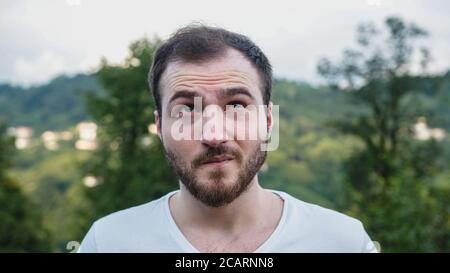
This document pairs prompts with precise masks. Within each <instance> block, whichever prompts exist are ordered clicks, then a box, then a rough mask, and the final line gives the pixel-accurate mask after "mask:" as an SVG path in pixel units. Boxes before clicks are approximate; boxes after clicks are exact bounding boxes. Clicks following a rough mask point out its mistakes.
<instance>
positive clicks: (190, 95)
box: [169, 90, 202, 103]
mask: <svg viewBox="0 0 450 273" xmlns="http://www.w3.org/2000/svg"><path fill="white" fill-rule="evenodd" d="M201 96H202V95H201V94H199V93H197V92H195V91H187V90H180V91H177V92H175V94H173V96H172V97H171V98H170V100H169V103H171V102H172V101H174V100H176V99H178V98H188V99H193V98H195V97H201Z"/></svg>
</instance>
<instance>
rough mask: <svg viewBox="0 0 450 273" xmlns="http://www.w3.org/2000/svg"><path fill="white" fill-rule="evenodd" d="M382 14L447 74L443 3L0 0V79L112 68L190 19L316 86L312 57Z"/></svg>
mask: <svg viewBox="0 0 450 273" xmlns="http://www.w3.org/2000/svg"><path fill="white" fill-rule="evenodd" d="M390 15H397V16H401V17H402V18H403V19H404V20H405V21H407V22H414V23H415V24H417V25H419V26H421V27H423V28H425V29H426V30H428V31H429V32H430V34H431V36H430V37H429V38H428V39H427V40H426V46H427V47H429V48H430V49H431V52H432V55H433V60H434V61H433V63H432V65H431V67H430V68H431V70H432V71H435V72H442V71H445V70H447V69H449V68H450V16H449V15H450V1H448V0H431V1H425V0H339V1H333V0H316V1H311V0H310V1H304V0H292V1H288V0H277V1H265V0H227V1H214V0H184V1H183V0H181V1H175V0H160V1H154V0H127V1H125V0H39V1H36V0H0V34H1V36H0V82H7V83H11V84H14V85H22V86H30V85H38V84H43V83H46V82H48V81H49V80H50V79H52V78H54V77H55V76H58V75H60V74H68V75H73V74H76V73H80V72H92V71H95V69H96V67H98V64H99V62H100V59H101V58H102V57H105V58H106V59H108V60H109V61H110V62H116V63H118V62H120V61H121V60H123V59H124V58H125V57H126V56H127V53H128V45H129V44H130V42H132V41H133V40H136V39H139V38H142V37H149V38H152V37H154V36H155V35H156V36H159V37H161V38H163V39H164V38H167V37H169V36H170V34H171V33H173V32H174V31H175V30H176V29H177V28H179V27H181V26H184V25H186V24H189V23H191V22H203V23H206V24H210V25H213V26H220V27H224V28H226V29H229V30H231V31H235V32H239V33H242V34H245V35H247V36H249V37H250V38H251V39H252V40H253V41H254V42H255V43H256V44H258V45H259V46H260V47H261V48H262V50H263V51H264V52H265V53H266V55H267V56H268V57H269V60H270V61H271V63H272V65H273V69H274V75H275V76H276V77H283V78H287V79H292V80H299V81H308V82H312V83H314V82H318V81H320V77H319V76H318V75H317V72H316V65H317V62H318V60H320V58H322V57H329V58H331V59H333V60H337V59H338V57H339V56H340V53H341V52H342V50H343V49H344V48H348V47H352V46H354V40H355V39H354V37H355V36H354V34H355V29H356V27H357V25H358V24H359V23H361V22H367V21H371V22H374V23H376V24H377V25H379V26H381V25H382V23H383V20H384V19H385V18H386V17H387V16H390Z"/></svg>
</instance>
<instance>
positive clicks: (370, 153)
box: [0, 17, 450, 252]
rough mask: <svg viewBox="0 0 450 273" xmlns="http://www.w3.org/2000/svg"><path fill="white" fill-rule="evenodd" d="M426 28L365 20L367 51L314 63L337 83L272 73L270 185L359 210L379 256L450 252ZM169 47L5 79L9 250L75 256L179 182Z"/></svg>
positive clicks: (445, 118) (0, 158)
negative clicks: (78, 70) (158, 124)
mask: <svg viewBox="0 0 450 273" xmlns="http://www.w3.org/2000/svg"><path fill="white" fill-rule="evenodd" d="M426 37H427V32H426V31H425V30H423V29H421V28H420V27H419V26H416V25H414V24H410V23H408V22H404V21H402V19H400V18H395V17H391V18H387V19H386V21H385V22H384V23H383V24H377V25H374V24H362V25H360V26H359V27H358V29H357V32H356V39H357V42H358V47H357V48H355V49H348V50H345V51H344V52H343V57H342V59H341V60H328V59H323V60H321V61H320V62H319V63H318V66H317V68H318V73H320V74H321V75H322V76H323V77H324V79H326V81H327V83H328V84H326V85H323V86H312V85H310V84H308V83H305V82H294V81H288V80H285V79H275V82H274V90H273V101H274V103H275V104H278V105H279V106H280V120H279V123H280V147H279V149H278V150H276V151H274V152H271V153H269V156H268V160H267V163H266V164H265V165H264V167H263V169H262V170H261V172H260V181H261V184H262V185H263V186H264V187H267V188H272V189H278V190H283V191H287V192H289V193H290V194H291V195H293V196H295V197H297V198H300V199H302V200H304V201H307V202H313V203H316V204H319V205H322V206H325V207H327V208H331V209H335V210H338V211H341V212H344V213H346V214H349V215H351V216H354V217H357V218H358V219H360V220H362V222H363V223H364V225H365V227H366V228H367V230H368V232H369V234H370V236H371V237H372V239H373V240H376V241H378V242H379V243H380V244H381V247H382V251H383V252H420V251H424V252H449V251H450V218H449V212H450V202H449V201H450V168H449V167H450V137H449V135H448V132H450V71H449V72H447V73H444V74H431V73H429V72H428V71H427V64H428V63H429V62H430V61H431V60H432V59H431V56H432V52H429V51H428V50H427V49H426V47H422V46H421V45H426ZM421 41H422V42H421ZM423 41H425V42H423ZM159 43H160V40H159V39H158V38H153V39H147V38H143V39H140V40H138V41H135V42H133V43H131V45H130V47H129V56H128V57H127V58H126V59H125V60H123V62H122V63H120V64H111V63H109V62H108V61H107V60H106V59H104V60H102V61H101V63H100V65H99V68H98V71H97V72H96V73H93V74H84V75H81V74H80V75H77V76H73V77H68V76H60V77H58V78H55V79H54V80H52V81H51V82H50V83H48V84H46V85H42V86H37V87H31V88H20V87H15V86H10V85H7V84H4V85H0V118H1V120H0V208H1V210H0V251H1V252H10V251H11V252H47V251H51V252H68V251H69V250H70V249H68V248H67V243H68V242H69V241H78V242H81V240H82V238H83V236H84V234H85V233H86V231H87V230H88V228H89V227H90V225H91V224H92V222H93V221H94V220H95V219H98V218H99V217H102V216H104V215H106V214H108V213H111V212H113V211H116V210H120V209H124V208H127V207H130V206H134V205H137V204H141V203H145V202H148V201H150V200H153V199H155V198H158V197H160V196H162V195H164V194H165V193H167V192H168V191H170V190H174V189H176V188H177V186H178V184H177V182H176V179H175V177H174V176H173V175H172V173H171V172H170V171H169V169H168V166H167V165H166V162H165V159H164V157H163V154H162V151H161V146H160V142H159V140H158V138H157V137H156V136H155V134H154V127H152V125H151V124H152V123H153V122H154V117H153V110H154V103H153V100H152V97H151V95H150V93H149V90H148V86H147V82H146V77H147V73H148V70H149V66H150V63H151V60H152V52H153V51H154V50H155V48H156V47H157V46H158V44H159ZM325 55H326V53H324V56H325ZM299 65H300V64H299ZM85 121H90V122H92V123H89V124H88V125H86V124H85V127H86V126H88V127H89V126H90V127H89V128H90V130H91V136H90V137H89V134H88V136H87V140H86V139H85V141H88V142H89V141H91V142H90V145H87V146H86V145H83V143H79V141H80V139H82V138H83V136H82V135H83V134H84V133H82V132H81V130H82V129H80V128H81V127H80V122H85ZM24 128H25V129H24ZM27 128H31V129H32V130H33V132H32V133H30V132H29V130H28V129H27ZM21 130H22V131H24V130H25V133H20V131H21ZM27 130H28V131H27ZM26 132H28V133H26ZM92 132H94V136H92ZM24 135H25V136H24ZM85 137H86V136H85ZM19 138H25V139H19ZM92 142H93V143H92ZM88 144H89V143H88Z"/></svg>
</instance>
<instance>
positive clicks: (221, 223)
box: [155, 49, 283, 252]
mask: <svg viewBox="0 0 450 273" xmlns="http://www.w3.org/2000/svg"><path fill="white" fill-rule="evenodd" d="M230 88H238V89H245V90H247V91H248V93H249V95H250V96H248V95H245V94H233V95H232V96H224V94H223V90H226V89H230ZM181 90H185V91H186V90H187V91H193V92H194V91H195V92H197V95H200V96H201V97H202V102H203V107H204V108H205V107H206V106H208V105H218V106H219V107H220V108H222V109H225V107H226V105H235V106H240V104H243V105H244V104H245V105H249V104H252V105H262V104H263V98H262V93H261V89H260V77H259V75H258V73H257V70H256V68H255V67H254V66H253V65H252V64H251V63H250V61H248V60H247V59H246V58H245V57H244V56H243V55H242V54H241V53H240V52H239V51H237V50H234V49H228V50H227V51H226V53H225V54H224V55H223V56H221V57H218V58H214V59H212V60H209V61H207V62H203V63H200V64H199V63H186V62H180V61H176V62H170V63H169V64H168V66H167V68H166V70H165V71H164V73H163V75H162V77H161V82H160V92H161V105H162V112H161V116H160V115H159V114H158V113H157V112H155V117H156V124H157V131H158V135H159V137H160V139H161V141H162V143H163V146H164V148H165V150H166V151H167V150H170V151H172V152H174V153H175V154H176V155H177V157H178V159H179V160H181V161H182V162H181V163H182V164H186V165H187V166H190V164H191V163H192V162H193V161H194V160H195V158H196V157H198V156H199V155H200V154H202V153H204V152H205V150H206V149H207V148H208V147H213V146H226V147H228V148H230V149H233V150H234V151H236V152H238V153H239V154H240V155H241V157H242V160H231V161H228V162H227V163H224V164H218V165H216V164H213V166H209V165H208V166H201V167H199V168H195V169H194V170H195V175H196V176H197V178H198V183H201V185H202V186H204V187H206V188H207V189H214V187H217V186H218V185H219V184H220V185H221V186H222V187H231V186H233V184H234V183H237V182H236V181H237V179H238V170H240V169H242V167H243V165H242V164H243V163H244V162H246V161H248V160H249V159H251V157H252V156H254V151H256V149H258V148H259V145H260V144H261V143H262V142H261V141H260V140H237V139H236V138H231V139H225V138H224V137H223V136H225V134H227V135H228V136H229V134H230V132H229V131H227V132H225V134H223V135H222V137H220V136H219V135H218V134H216V131H213V132H212V133H211V132H209V133H208V132H202V139H201V140H175V139H174V138H173V137H172V135H171V129H170V128H171V127H170V126H171V125H172V124H173V123H174V122H175V121H176V117H172V116H171V109H172V108H173V107H174V106H175V105H180V104H181V105H190V104H191V103H193V99H191V98H186V97H180V98H177V99H175V100H173V101H171V98H172V97H173V96H174V95H175V94H176V93H177V92H179V91H181ZM244 107H245V106H244ZM183 114H190V113H183ZM161 125H162V126H161ZM258 126H264V127H265V128H267V130H268V131H270V130H271V129H272V104H270V105H269V107H268V111H267V119H266V120H265V122H262V123H261V124H258ZM231 134H233V133H231ZM218 169H220V170H221V171H222V172H221V173H222V174H224V175H223V176H222V177H221V178H220V183H217V181H214V180H213V179H211V173H212V172H214V171H215V170H218ZM169 208H170V211H171V214H172V216H173V218H174V220H175V222H176V224H177V226H178V228H179V229H180V231H181V232H182V233H183V235H184V236H185V237H186V239H187V240H188V241H189V242H190V243H191V244H192V245H193V246H194V247H195V248H196V249H198V250H199V251H201V252H253V251H255V250H256V249H257V248H258V247H259V246H261V245H262V244H263V243H264V242H265V241H266V240H267V239H268V238H269V237H270V235H271V234H272V233H273V231H274V230H275V228H276V226H277V225H278V223H279V221H280V218H281V215H282V210H283V200H282V199H281V198H280V197H279V196H278V195H276V194H274V193H272V192H270V191H267V190H265V189H263V188H262V187H261V186H260V185H259V182H258V176H257V174H256V175H255V176H254V177H253V178H251V181H250V184H249V186H248V188H247V190H246V191H244V192H243V193H242V194H240V195H239V196H238V197H237V198H236V199H234V200H233V201H232V202H231V203H228V204H225V205H222V206H219V207H213V206H209V205H207V204H205V203H204V202H201V201H200V200H198V199H197V198H196V197H194V196H193V195H192V194H191V193H190V192H189V190H188V189H187V188H186V187H185V185H183V183H182V182H181V181H180V191H179V192H178V193H176V194H175V195H172V197H171V198H170V200H169Z"/></svg>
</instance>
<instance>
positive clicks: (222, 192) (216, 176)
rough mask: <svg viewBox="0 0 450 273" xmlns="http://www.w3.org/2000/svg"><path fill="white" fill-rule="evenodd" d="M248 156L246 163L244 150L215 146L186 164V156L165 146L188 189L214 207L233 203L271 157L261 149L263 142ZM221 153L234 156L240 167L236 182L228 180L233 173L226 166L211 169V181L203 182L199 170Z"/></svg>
mask: <svg viewBox="0 0 450 273" xmlns="http://www.w3.org/2000/svg"><path fill="white" fill-rule="evenodd" d="M255 147H256V148H255V149H253V150H252V151H251V153H250V154H249V156H248V159H247V160H246V161H245V162H244V161H243V156H242V155H241V153H240V152H239V151H237V150H235V149H231V148H229V147H226V146H215V147H213V146H211V147H208V149H207V150H206V151H205V152H204V153H202V154H201V155H200V156H198V157H196V158H195V159H194V160H193V161H192V163H190V164H186V163H185V162H184V161H183V160H182V158H181V157H180V156H179V155H177V154H176V153H175V152H174V151H172V150H170V149H168V148H167V149H164V153H165V156H166V158H167V161H168V162H169V166H170V167H171V168H172V170H173V171H174V172H175V174H176V175H177V176H178V178H179V179H180V180H181V182H182V183H183V185H184V186H185V187H186V188H187V189H188V191H189V192H190V193H191V194H192V195H193V196H194V197H195V198H196V199H197V200H199V201H201V202H202V203H203V204H205V205H207V206H210V207H222V206H224V205H227V204H229V203H231V202H233V201H234V200H235V199H236V198H238V197H239V196H240V195H241V194H242V193H243V192H245V191H246V190H247V189H248V187H249V185H250V183H251V181H252V180H253V178H254V177H255V175H256V174H257V172H258V171H259V169H260V168H261V166H262V165H263V164H264V161H265V160H266V157H267V151H261V150H260V149H259V147H260V145H259V144H258V145H255ZM219 155H231V156H233V157H234V160H235V161H236V163H237V164H238V166H240V168H239V170H238V173H237V177H236V179H235V181H231V183H228V184H227V183H225V179H226V178H227V177H228V176H230V174H229V173H227V172H225V171H224V170H223V169H222V168H214V169H213V170H211V171H209V172H208V177H207V179H209V181H206V182H204V183H202V182H201V181H199V178H198V176H197V174H196V170H197V169H198V168H199V167H200V166H201V165H202V164H203V163H204V162H205V161H206V160H208V159H209V158H211V157H214V156H219Z"/></svg>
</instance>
